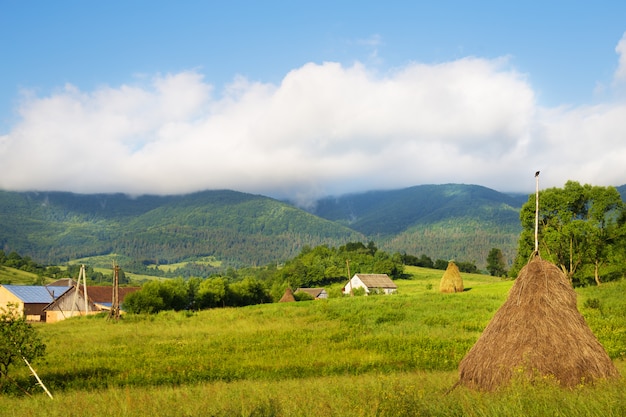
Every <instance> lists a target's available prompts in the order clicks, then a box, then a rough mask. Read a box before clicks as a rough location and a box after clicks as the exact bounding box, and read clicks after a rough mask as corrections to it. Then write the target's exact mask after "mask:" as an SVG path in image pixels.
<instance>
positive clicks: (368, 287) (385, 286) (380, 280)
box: [342, 274, 398, 295]
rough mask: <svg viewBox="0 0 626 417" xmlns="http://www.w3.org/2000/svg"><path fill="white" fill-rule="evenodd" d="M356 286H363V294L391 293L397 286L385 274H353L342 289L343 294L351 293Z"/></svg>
mask: <svg viewBox="0 0 626 417" xmlns="http://www.w3.org/2000/svg"><path fill="white" fill-rule="evenodd" d="M357 288H363V289H364V290H365V295H369V294H393V293H395V292H396V291H397V290H398V286H397V285H396V284H395V282H393V281H392V280H391V278H389V276H388V275H387V274H354V276H353V277H352V278H351V279H350V281H348V283H347V284H346V285H345V286H344V287H343V289H342V291H343V293H344V294H351V293H352V292H353V291H354V290H356V289H357Z"/></svg>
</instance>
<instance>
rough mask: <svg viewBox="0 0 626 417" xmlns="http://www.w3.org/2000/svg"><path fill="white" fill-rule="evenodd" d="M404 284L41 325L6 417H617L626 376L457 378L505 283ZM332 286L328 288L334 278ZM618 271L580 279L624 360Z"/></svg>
mask: <svg viewBox="0 0 626 417" xmlns="http://www.w3.org/2000/svg"><path fill="white" fill-rule="evenodd" d="M408 272H409V273H410V275H411V279H406V280H397V281H396V283H397V284H398V294H395V295H391V296H382V295H381V296H370V297H344V298H331V299H328V300H324V301H303V302H297V303H281V304H278V303H276V304H266V305H257V306H250V307H245V308H226V309H213V310H207V311H201V312H179V313H174V312H163V313H160V314H157V315H153V316H130V315H126V316H124V317H123V319H122V320H120V321H119V322H115V321H109V320H107V319H106V318H105V317H103V316H92V317H82V318H73V319H69V320H65V321H63V322H59V323H55V324H38V325H37V326H36V327H37V330H38V332H39V334H40V335H41V336H42V338H43V339H44V341H45V343H46V344H47V346H48V349H47V355H46V358H45V360H42V361H39V362H37V363H36V364H35V368H36V369H37V371H38V373H39V375H40V376H41V378H42V380H43V382H44V384H46V386H47V388H48V389H49V390H50V391H51V392H52V395H53V396H54V399H52V400H51V399H50V398H48V397H47V396H46V395H45V394H44V393H43V391H42V389H41V388H40V387H38V386H34V385H33V383H32V377H31V376H30V375H29V373H28V369H27V368H26V367H25V366H18V367H16V368H15V369H14V370H13V373H12V377H13V378H14V379H15V382H16V383H17V384H18V385H20V386H22V387H26V386H30V388H29V390H28V391H29V393H28V394H24V393H21V392H20V391H19V390H18V389H17V388H15V392H14V393H13V394H12V395H5V396H3V397H0V415H7V416H8V415H10V416H35V415H37V416H38V415H46V416H64V417H67V416H116V417H120V416H419V415H425V416H426V415H428V416H531V415H535V416H539V415H551V416H623V415H626V383H625V382H624V380H623V379H621V380H619V381H611V382H605V381H600V382H597V383H595V384H589V385H581V386H579V387H577V388H575V389H572V390H565V389H561V388H559V387H558V385H557V384H556V382H555V381H551V380H549V379H546V380H543V381H540V382H535V383H533V384H530V383H528V382H524V381H521V380H520V381H514V382H513V383H512V384H511V386H509V387H505V388H503V389H502V390H500V391H498V392H494V393H481V392H476V391H472V390H469V389H466V388H464V387H461V386H458V387H455V388H453V387H454V386H455V383H456V382H457V380H458V376H457V368H458V363H459V361H460V360H461V359H462V358H463V357H464V355H465V354H466V352H467V351H468V350H469V349H470V348H471V346H472V345H473V344H474V342H475V341H476V339H477V338H478V337H479V336H480V334H481V332H482V330H483V329H484V327H485V326H486V325H487V323H488V322H489V320H490V319H491V317H492V316H493V314H494V313H495V311H496V310H497V309H498V308H499V307H500V306H501V305H502V303H503V302H504V300H505V299H506V297H507V293H508V290H509V289H510V288H511V286H512V284H513V282H512V281H508V280H501V279H499V278H493V277H488V276H483V275H474V274H463V278H464V284H465V287H466V289H467V290H466V291H465V292H463V293H460V294H441V293H439V292H438V285H439V280H440V278H441V274H442V271H436V270H429V269H423V268H409V269H408ZM329 292H331V293H336V288H330V289H329ZM625 292H626V282H625V281H619V282H614V283H608V284H604V285H602V286H600V287H588V288H581V289H578V290H577V293H578V305H579V310H580V311H581V313H582V314H583V315H584V316H585V318H586V320H587V322H588V323H589V325H590V327H591V328H592V330H593V331H594V333H595V334H596V336H597V337H598V339H599V340H600V342H601V343H602V344H603V345H604V347H605V349H606V350H607V352H608V353H609V355H610V356H611V357H612V358H613V360H614V361H615V363H616V365H617V366H618V368H619V370H620V372H621V373H622V375H624V374H625V372H626V365H625V362H624V358H626V301H625V298H624V294H625Z"/></svg>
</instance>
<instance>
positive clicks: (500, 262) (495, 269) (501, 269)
mask: <svg viewBox="0 0 626 417" xmlns="http://www.w3.org/2000/svg"><path fill="white" fill-rule="evenodd" d="M487 271H489V274H490V275H491V276H494V277H502V276H506V264H505V262H504V255H502V251H501V250H500V249H498V248H491V250H490V251H489V254H488V255H487Z"/></svg>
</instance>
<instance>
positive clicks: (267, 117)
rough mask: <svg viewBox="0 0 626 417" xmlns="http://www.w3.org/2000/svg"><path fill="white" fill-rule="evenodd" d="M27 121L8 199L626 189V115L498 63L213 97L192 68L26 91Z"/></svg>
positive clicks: (356, 71)
mask: <svg viewBox="0 0 626 417" xmlns="http://www.w3.org/2000/svg"><path fill="white" fill-rule="evenodd" d="M624 43H625V41H624V39H622V41H621V42H620V45H623V44H624ZM618 48H620V47H618ZM624 48H626V47H624ZM623 57H624V54H623V53H622V55H621V58H623ZM621 68H624V66H622V67H621ZM616 76H617V75H616ZM20 114H21V120H20V122H19V123H18V124H16V125H15V126H14V127H13V128H12V129H11V130H10V131H9V132H8V133H7V134H6V135H4V136H0V166H2V170H3V173H2V175H1V176H0V188H2V189H13V190H24V189H37V190H69V191H74V192H125V193H129V194H142V193H159V194H164V193H185V192H191V191H196V190H203V189H222V188H229V189H235V190H239V191H245V192H254V193H262V194H266V195H272V196H277V197H291V198H300V199H302V200H303V201H305V200H307V199H311V198H315V197H319V196H321V195H326V194H340V193H345V192H353V191H362V190H368V189H374V188H377V189H380V188H396V187H404V186H411V185H416V184H424V183H446V182H457V183H475V184H482V185H486V186H489V187H493V188H495V189H499V190H502V191H514V190H523V191H526V190H529V189H532V188H533V187H534V178H533V174H534V172H535V170H537V169H541V170H542V174H543V175H542V181H544V182H545V184H544V185H546V186H561V185H563V183H564V182H565V181H566V180H568V179H575V180H579V181H581V182H588V183H596V184H614V185H619V184H622V183H626V173H625V172H624V168H622V166H623V161H624V160H625V158H626V144H624V143H623V141H621V138H623V137H624V136H625V133H626V126H625V125H624V123H623V120H626V107H625V106H620V105H618V104H606V105H602V106H595V107H591V106H589V107H580V108H573V109H572V108H569V109H568V108H557V109H542V108H540V107H538V105H537V103H536V102H535V93H534V91H533V89H532V87H531V86H530V84H529V83H528V82H527V80H526V78H525V77H524V76H523V75H522V74H519V73H517V72H516V71H515V70H514V69H513V68H511V67H510V66H509V64H508V61H507V60H506V59H495V60H487V59H479V58H465V59H460V60H456V61H452V62H445V63H441V64H437V65H426V64H420V63H413V64H409V65H407V66H405V67H403V68H400V69H397V70H396V71H394V72H391V73H388V74H384V75H382V76H381V75H379V74H378V73H377V72H376V71H373V70H370V69H368V67H367V66H365V65H363V64H359V63H357V64H355V65H353V66H349V67H346V66H342V65H340V64H338V63H332V62H328V63H323V64H313V63H310V64H307V65H304V66H302V67H300V68H297V69H294V70H292V71H291V72H289V73H288V74H287V75H286V76H285V77H284V79H283V80H282V82H281V83H280V85H273V84H264V83H258V82H251V81H249V80H247V79H245V78H241V77H237V78H235V79H234V80H233V82H232V83H231V84H230V85H228V86H226V88H225V89H224V92H223V94H222V95H221V96H219V97H215V96H214V95H213V87H212V86H211V85H210V84H208V83H206V82H205V81H204V79H203V76H202V75H201V74H200V73H198V72H196V71H187V72H181V73H178V74H168V75H157V76H155V77H154V78H153V79H152V80H151V81H150V82H149V83H148V84H147V85H122V86H119V87H101V88H99V89H96V90H94V91H91V92H84V91H80V90H78V89H77V88H76V87H73V86H71V85H68V86H66V87H65V88H63V89H62V90H60V91H57V92H55V93H54V94H51V95H49V96H47V97H36V96H32V95H26V96H24V98H23V102H22V105H21V108H20ZM544 179H545V180H544Z"/></svg>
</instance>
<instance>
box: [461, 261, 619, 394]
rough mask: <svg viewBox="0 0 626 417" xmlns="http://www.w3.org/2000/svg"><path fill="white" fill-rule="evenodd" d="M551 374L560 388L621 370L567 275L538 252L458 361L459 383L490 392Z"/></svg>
mask: <svg viewBox="0 0 626 417" xmlns="http://www.w3.org/2000/svg"><path fill="white" fill-rule="evenodd" d="M514 374H515V375H516V377H517V376H520V377H522V378H524V379H527V380H531V381H532V380H534V379H535V378H543V377H553V378H555V379H556V380H557V381H558V383H559V384H560V385H561V386H563V387H574V386H576V385H577V384H579V383H581V382H591V381H593V380H594V379H597V378H615V377H619V372H618V370H617V368H616V367H615V365H614V364H613V362H612V361H611V359H610V358H609V356H608V354H607V353H606V351H605V350H604V348H603V347H602V345H601V344H600V342H598V340H597V339H596V337H595V336H594V334H593V333H592V332H591V329H590V328H589V326H588V325H587V323H586V322H585V319H584V318H583V316H582V315H581V314H580V313H579V311H578V309H577V307H576V293H575V292H574V290H573V288H572V287H571V285H570V283H569V281H568V280H567V278H566V276H565V275H564V274H563V273H562V272H561V271H560V270H559V269H558V268H557V267H556V266H555V265H553V264H551V263H550V262H547V261H544V260H542V259H541V258H540V257H539V256H536V257H535V258H534V259H532V260H531V261H530V262H529V263H528V265H526V266H525V267H524V268H523V269H522V270H521V271H520V273H519V276H518V277H517V280H516V281H515V284H514V285H513V287H512V288H511V291H510V293H509V297H508V299H507V300H506V302H505V303H504V304H503V305H502V307H500V309H499V310H498V311H497V312H496V314H495V316H494V317H493V318H492V319H491V322H490V323H489V324H488V325H487V328H486V329H485V331H484V332H483V334H482V335H481V336H480V338H479V339H478V341H477V342H476V344H475V345H474V346H473V347H472V348H471V349H470V351H469V352H468V354H467V355H466V356H465V358H463V360H462V361H461V363H460V364H459V376H460V379H459V383H460V384H463V385H465V386H468V387H470V388H475V389H479V390H485V391H491V390H494V389H496V388H498V387H500V386H502V385H505V384H507V383H509V382H510V381H511V378H512V377H513V375H514Z"/></svg>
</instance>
